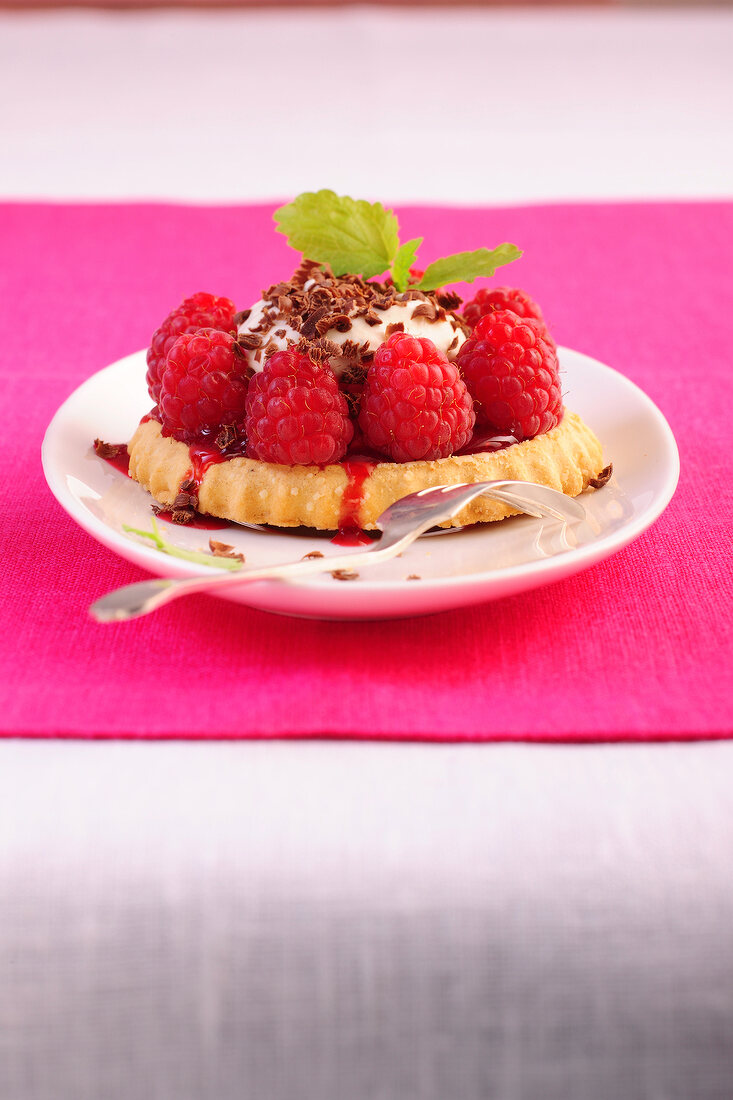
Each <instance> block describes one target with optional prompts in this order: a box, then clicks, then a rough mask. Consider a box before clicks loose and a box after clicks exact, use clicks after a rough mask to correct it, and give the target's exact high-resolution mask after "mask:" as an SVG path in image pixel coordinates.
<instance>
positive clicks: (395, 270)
mask: <svg viewBox="0 0 733 1100" xmlns="http://www.w3.org/2000/svg"><path fill="white" fill-rule="evenodd" d="M422 242H423V238H422V237H415V239H414V240H413V241H405V243H404V244H401V245H400V247H399V250H398V252H397V255H396V256H395V261H394V263H393V264H392V282H393V283H394V285H395V286H396V288H397V290H407V281H408V278H409V275H410V268H411V267H412V264H413V261H414V259H415V253H416V252H417V250H418V248H419V247H420V245H421V244H422Z"/></svg>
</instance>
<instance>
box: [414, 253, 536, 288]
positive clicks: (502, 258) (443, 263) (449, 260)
mask: <svg viewBox="0 0 733 1100" xmlns="http://www.w3.org/2000/svg"><path fill="white" fill-rule="evenodd" d="M521 255H522V253H521V250H520V249H519V248H517V246H516V245H515V244H500V245H498V246H497V247H496V248H493V249H488V248H477V249H476V250H475V252H455V253H454V254H453V255H452V256H445V257H444V258H443V259H442V260H436V261H435V263H434V264H428V266H427V267H426V268H425V274H424V275H423V277H422V279H421V280H420V282H419V283H418V284H417V289H418V290H435V289H436V288H437V287H440V286H449V285H450V284H451V283H472V282H473V280H474V279H477V278H478V277H479V276H480V275H493V274H494V272H495V271H496V269H497V267H501V266H502V264H510V263H511V262H512V261H513V260H518V259H519V257H520V256H521Z"/></svg>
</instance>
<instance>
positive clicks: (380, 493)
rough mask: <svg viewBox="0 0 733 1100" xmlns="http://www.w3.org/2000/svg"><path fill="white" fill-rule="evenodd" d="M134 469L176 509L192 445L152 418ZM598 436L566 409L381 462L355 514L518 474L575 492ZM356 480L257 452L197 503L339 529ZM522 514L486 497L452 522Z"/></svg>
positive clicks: (371, 523)
mask: <svg viewBox="0 0 733 1100" xmlns="http://www.w3.org/2000/svg"><path fill="white" fill-rule="evenodd" d="M128 451H129V454H130V476H131V477H133V478H134V479H135V480H136V481H138V482H139V483H140V485H142V486H143V487H144V488H145V489H147V490H148V491H149V492H150V493H151V494H152V496H153V497H154V498H155V500H156V501H157V502H158V503H159V504H160V505H162V506H163V507H170V506H171V505H172V504H173V502H174V500H175V499H176V496H177V495H178V492H179V487H180V485H181V483H182V482H183V481H185V480H186V479H187V478H189V477H190V476H191V457H190V453H189V449H188V447H187V446H186V444H185V443H179V442H178V441H177V440H175V439H171V438H170V437H168V436H163V435H162V434H161V428H160V424H159V423H158V422H157V421H155V420H145V421H144V422H143V423H141V424H140V426H139V427H138V429H137V431H136V432H135V434H134V436H133V437H132V439H131V440H130V443H129V444H128ZM603 467H604V461H603V452H602V448H601V445H600V443H599V442H598V439H597V438H596V436H595V435H594V434H593V432H592V431H591V430H590V428H589V427H588V426H587V425H586V424H585V423H584V422H583V421H582V420H581V418H580V417H579V416H578V415H577V414H575V413H572V412H569V411H567V410H566V411H565V415H564V416H563V419H562V420H561V422H560V423H559V424H558V426H557V427H556V428H553V430H552V431H550V432H547V433H546V434H545V435H540V436H536V437H535V438H534V439H528V440H526V441H524V442H523V443H514V444H512V445H511V446H510V447H505V448H504V449H503V450H499V451H493V452H487V453H480V454H468V455H453V456H452V457H451V458H442V459H437V460H436V461H433V462H425V461H423V462H386V461H385V462H379V463H376V464H375V465H374V466H372V467H371V469H370V471H369V473H368V476H366V478H365V479H364V482H363V486H362V489H361V499H360V503H359V506H358V511H355V510H353V509H349V519H350V522H351V523H352V524H353V523H354V522H356V523H358V525H359V526H360V527H362V528H363V529H365V530H369V529H370V528H374V527H375V526H376V522H375V521H376V520H377V518H378V517H379V516H380V515H381V513H382V512H383V511H384V510H385V508H387V507H388V506H389V505H390V504H392V503H393V502H394V501H395V500H398V499H399V498H400V497H403V496H407V494H408V493H414V492H416V491H417V490H419V489H426V488H428V486H432V485H460V484H466V483H471V482H475V481H494V480H498V479H504V478H506V479H510V480H517V481H534V482H538V483H539V484H541V485H549V486H550V487H551V488H553V489H559V490H560V491H561V492H563V493H566V494H567V495H568V496H577V495H578V494H579V493H581V492H583V490H584V489H587V488H588V486H589V485H590V483H591V481H593V480H594V479H596V478H598V476H599V474H600V473H601V471H602V470H603ZM348 484H349V475H348V472H347V469H346V468H345V466H344V465H343V464H336V465H332V466H324V467H319V466H281V465H278V464H276V463H271V462H260V461H257V460H255V459H251V458H244V457H236V458H229V459H227V460H226V461H224V462H218V463H214V464H212V465H210V466H209V467H208V469H207V470H206V471H205V473H204V475H203V477H202V479H201V482H200V485H199V488H198V510H199V511H200V512H204V513H206V514H209V515H212V516H216V517H218V518H220V519H226V520H231V521H234V522H235V523H257V524H271V525H273V526H275V527H312V528H316V529H318V530H323V531H335V530H337V529H338V528H339V526H340V525H341V523H342V498H343V495H344V492H345V490H346V488H347V485H348ZM513 514H515V512H514V510H513V509H512V508H510V507H508V506H507V505H505V504H501V503H499V502H498V501H493V500H487V499H485V498H480V499H478V500H475V501H473V502H472V503H471V504H469V505H467V507H466V508H464V509H463V510H462V511H461V512H460V513H459V514H458V515H457V516H456V517H455V518H454V519H453V520H452V523H448V524H445V525H444V526H462V525H465V524H470V523H487V522H491V521H493V520H499V519H503V518H504V517H505V516H509V515H513Z"/></svg>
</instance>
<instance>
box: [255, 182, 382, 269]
mask: <svg viewBox="0 0 733 1100" xmlns="http://www.w3.org/2000/svg"><path fill="white" fill-rule="evenodd" d="M273 217H274V219H275V221H276V222H277V227H278V233H284V234H285V236H286V237H287V238H288V244H289V245H291V247H292V248H295V249H297V250H298V252H302V253H303V255H304V256H305V257H306V258H307V259H309V260H316V261H317V262H318V263H322V264H330V265H331V267H332V269H333V273H334V275H347V274H349V275H361V276H362V278H364V279H370V278H372V277H373V276H374V275H381V274H382V272H383V271H386V270H387V269H388V268H389V267H391V265H392V261H393V260H394V258H395V256H396V254H397V249H398V247H399V237H398V229H399V227H398V224H397V218H396V217H395V215H394V214H393V213H392V211H391V210H385V209H384V207H383V206H382V204H381V203H379V202H375V203H369V202H365V201H364V200H363V199H362V200H358V201H357V200H356V199H352V198H349V196H348V195H337V194H335V193H334V192H333V191H327V190H324V191H306V192H305V193H304V194H302V195H298V197H297V198H296V199H295V200H294V201H293V202H290V203H288V204H287V205H286V206H281V207H280V209H279V210H276V211H275V213H274V215H273Z"/></svg>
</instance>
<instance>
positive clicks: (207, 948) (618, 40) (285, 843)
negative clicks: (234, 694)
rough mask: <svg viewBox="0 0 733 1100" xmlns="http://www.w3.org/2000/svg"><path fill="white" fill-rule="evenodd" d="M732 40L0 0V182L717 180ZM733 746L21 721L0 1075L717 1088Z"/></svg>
mask: <svg viewBox="0 0 733 1100" xmlns="http://www.w3.org/2000/svg"><path fill="white" fill-rule="evenodd" d="M732 40H733V13H729V12H725V11H720V10H716V11H696V12H686V11H681V10H680V11H673V12H672V11H643V12H609V11H592V10H591V11H569V10H564V11H552V10H549V11H548V10H543V11H540V12H537V11H529V10H527V11H525V10H521V9H518V10H499V11H485V12H481V11H475V10H457V11H451V12H449V13H445V12H443V13H441V12H438V11H437V10H433V9H429V10H428V11H426V12H425V13H422V14H420V13H417V12H414V11H411V12H404V11H384V10H380V11H377V10H370V9H368V8H357V9H350V10H348V11H344V12H336V11H328V12H324V11H317V12H313V13H308V14H306V13H301V12H297V13H295V12H293V11H292V10H291V11H287V12H277V13H272V12H266V11H255V12H246V13H231V12H211V13H185V14H182V13H174V12H166V13H146V12H135V13H116V12H114V13H112V12H110V13H104V14H101V13H91V12H84V13H80V12H57V13H53V14H49V13H45V12H44V13H34V14H32V15H28V14H17V13H3V14H2V15H0V91H1V92H2V96H3V102H5V103H10V104H12V108H13V109H12V110H7V111H5V112H3V113H2V117H0V142H1V143H2V148H3V151H4V156H3V170H2V172H0V196H2V197H4V198H9V199H14V198H16V199H17V198H29V197H41V198H48V199H59V198H78V199H84V198H95V199H96V198H102V199H106V198H122V199H128V198H141V197H161V198H163V197H165V198H174V199H182V200H189V201H210V200H219V199H221V200H225V199H227V200H237V201H248V200H251V199H257V198H266V199H271V198H277V197H285V196H287V195H290V194H292V193H293V192H297V191H298V190H301V189H305V188H312V187H317V186H322V185H323V184H324V183H326V184H327V185H329V186H332V187H334V188H335V189H337V190H343V191H349V192H351V193H355V194H357V195H364V196H369V197H375V198H376V197H380V198H383V199H385V200H394V201H420V200H422V201H426V202H427V201H431V202H434V201H445V202H446V203H462V202H465V203H471V202H474V203H475V202H480V203H487V204H489V203H502V202H525V201H541V200H554V199H561V198H579V199H588V200H593V199H598V198H603V197H609V198H654V197H660V196H666V197H676V198H680V197H682V198H685V197H698V198H699V197H703V198H704V197H713V196H730V195H731V194H732V193H733V147H732V146H731V142H730V140H729V139H730V133H731V130H732V127H731V123H732V122H733V95H731V90H732V89H731V77H730V71H729V70H730V66H729V59H730V56H731V45H732V44H733V43H732ZM304 42H305V43H307V48H306V51H305V52H304V51H303V49H302V44H303V43H304ZM304 53H305V55H304ZM345 81H348V82H349V83H350V84H353V83H356V84H357V86H358V87H359V88H360V89H361V90H362V94H363V99H362V100H359V99H358V98H352V97H346V96H343V95H339V94H338V89H339V86H340V84H342V83H343V82H345ZM375 88H376V89H379V93H378V94H377V95H375V94H374V92H373V89H375ZM325 164H327V172H326V175H327V179H325V178H324V171H325V169H324V165H325ZM732 764H733V746H731V745H730V744H719V745H713V744H697V745H688V746H681V745H674V744H667V745H657V746H654V747H651V746H625V747H622V746H616V747H611V746H602V745H599V746H585V747H577V748H560V747H554V748H540V747H538V746H532V745H525V746H501V745H483V746H469V745H464V746H459V747H456V748H450V749H449V748H445V747H440V746H420V745H409V746H408V745H403V746H399V745H372V744H362V745H356V744H337V743H312V744H309V745H282V744H272V745H269V746H262V745H255V744H238V745H231V744H226V745H225V744H208V745H188V746H185V745H181V744H177V743H171V744H164V745H163V744H146V745H135V744H106V745H102V744H73V743H72V744H63V743H44V744H28V743H23V742H12V741H10V742H5V743H3V744H0V835H2V836H3V837H4V838H6V841H7V842H4V843H3V844H2V845H0V914H2V925H1V927H0V988H2V989H3V995H2V998H0V1094H1V1095H2V1096H3V1100H72V1098H73V1100H97V1098H98V1097H99V1096H101V1095H103V1096H105V1097H106V1098H109V1100H123V1098H124V1100H127V1098H128V1097H129V1096H130V1095H145V1096H150V1097H152V1098H154V1100H169V1098H172V1097H177V1098H183V1100H198V1098H199V1097H200V1098H201V1100H204V1098H207V1100H208V1097H210V1096H216V1097H217V1100H229V1097H232V1098H234V1097H235V1096H237V1097H238V1096H241V1095H242V1094H246V1095H252V1096H255V1095H256V1096H258V1097H259V1096H261V1097H263V1098H264V1097H266V1098H268V1100H270V1098H272V1100H281V1098H282V1100H285V1098H288V1100H289V1098H290V1097H292V1096H294V1095H298V1096H299V1097H303V1098H305V1100H311V1098H312V1100H331V1098H332V1097H333V1098H335V1097H337V1096H338V1097H342V1096H344V1095H345V1094H346V1093H348V1095H349V1097H350V1100H367V1098H370V1100H371V1098H376V1097H382V1096H384V1097H389V1098H390V1100H391V1097H392V1096H400V1098H401V1100H409V1098H412V1097H414V1098H416V1100H417V1098H418V1097H419V1098H420V1100H438V1098H441V1100H442V1098H443V1097H444V1096H446V1095H452V1096H454V1097H456V1098H457V1100H469V1098H471V1100H473V1098H474V1097H475V1098H479V1097H484V1096H488V1095H491V1096H492V1097H499V1098H501V1100H504V1098H506V1100H524V1098H530V1100H533V1098H534V1097H540V1096H541V1097H542V1100H554V1098H555V1097H561V1096H562V1097H564V1098H570V1100H575V1098H577V1100H586V1098H587V1097H588V1096H590V1095H593V1096H594V1097H596V1098H598V1100H607V1098H608V1100H612V1098H613V1100H615V1098H616V1097H617V1096H618V1095H624V1096H625V1097H627V1098H629V1100H636V1098H638V1100H646V1098H651V1097H658V1096H659V1097H661V1096H664V1097H666V1098H671V1100H689V1097H691V1096H694V1097H695V1100H728V1098H729V1096H730V1081H731V1080H732V1079H733V1052H731V1049H730V1044H729V1042H728V1036H729V1035H730V1031H731V1028H733V973H732V972H731V969H730V960H731V957H733V953H732V952H731V951H730V944H731V940H730V928H731V926H732V925H733V892H732V891H731V888H730V875H729V874H728V868H729V866H730V857H731V853H732V850H733V808H732V807H733V799H731V797H730V796H731V790H730V787H731V783H730V775H731V765H732ZM131 1064H133V1065H134V1076H133V1078H132V1079H133V1081H134V1085H135V1087H134V1089H133V1090H132V1092H131V1091H130V1088H131V1085H130V1081H131V1078H130V1066H131Z"/></svg>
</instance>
